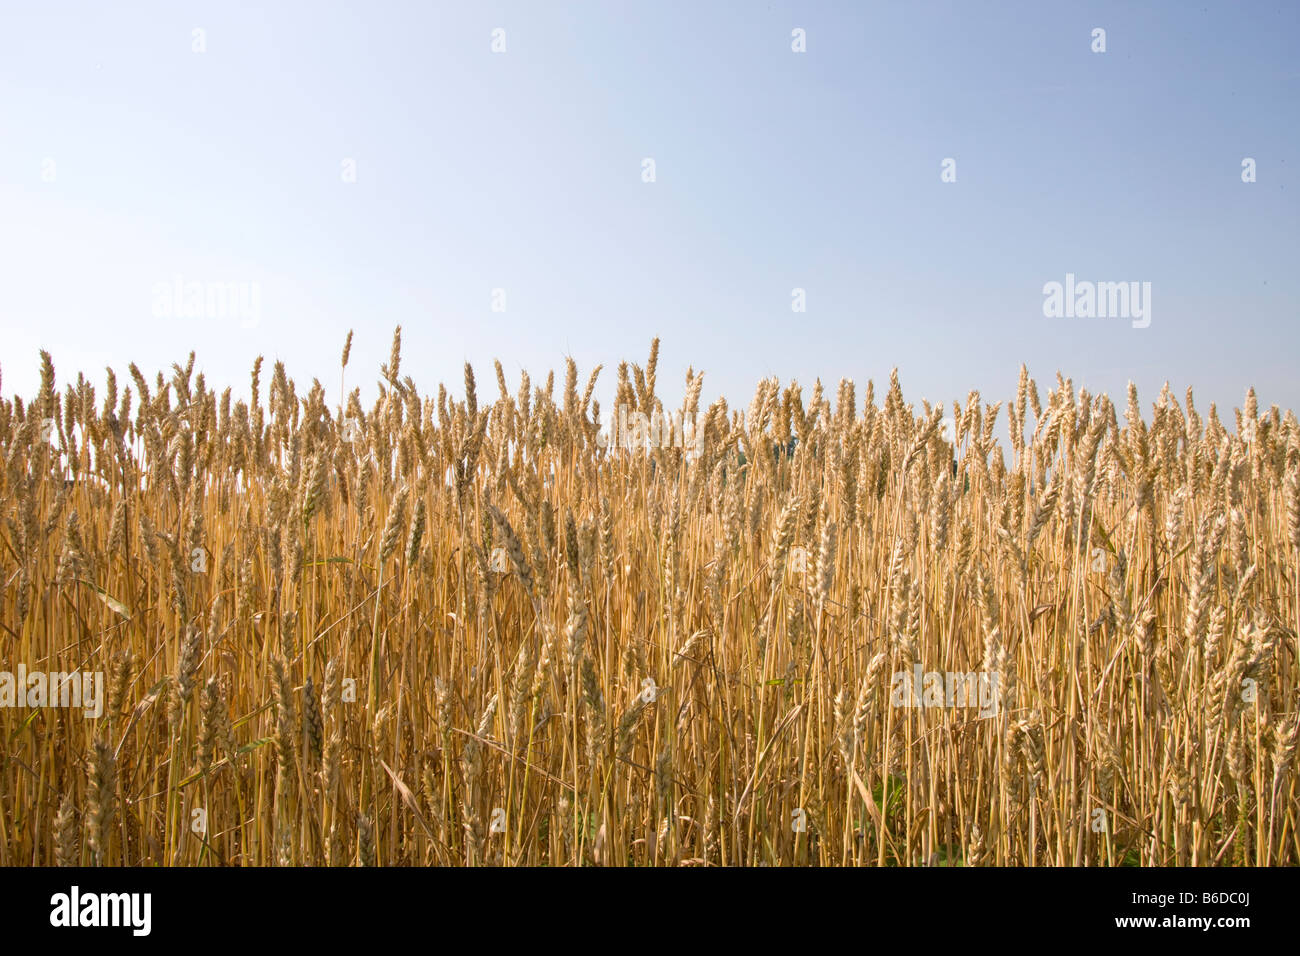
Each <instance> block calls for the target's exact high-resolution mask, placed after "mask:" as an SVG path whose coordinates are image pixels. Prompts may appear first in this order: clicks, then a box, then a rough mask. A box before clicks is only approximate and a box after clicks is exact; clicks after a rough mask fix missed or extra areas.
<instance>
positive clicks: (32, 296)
mask: <svg viewBox="0 0 1300 956" xmlns="http://www.w3.org/2000/svg"><path fill="white" fill-rule="evenodd" d="M1097 27H1101V28H1103V29H1104V30H1105V31H1106V52H1105V53H1094V52H1092V49H1091V46H1092V43H1093V40H1092V31H1093V29H1094V28H1097ZM1298 27H1300V5H1297V4H1294V3H1255V2H1248V3H1241V4H1228V3H1208V4H1187V3H1128V2H1126V3H1113V4H1112V3H1080V4H1064V3H1044V2H1025V3H1009V2H1008V3H975V2H964V3H931V2H923V0H914V2H898V3H809V2H802V3H775V2H774V3H720V2H708V0H701V2H695V3H687V2H680V3H679V2H667V0H665V2H657V3H653V4H643V5H632V4H624V3H617V4H616V3H595V2H587V3H559V2H542V0H533V2H526V3H492V2H448V3H435V2H409V3H408V2H403V3H396V2H379V0H377V2H368V3H364V4H361V3H351V4H343V3H323V2H311V3H307V2H276V3H260V4H254V3H244V2H231V0H224V2H221V3H183V2H182V3H177V2H170V3H127V4H115V5H112V9H110V8H109V5H105V4H99V3H88V2H81V3H60V2H42V3H40V4H20V3H17V2H15V0H0V372H2V374H3V381H2V382H0V388H2V389H3V391H4V393H6V394H10V395H11V394H13V393H14V392H16V391H17V392H21V393H23V394H30V393H31V392H32V390H33V389H34V387H35V384H36V380H37V376H36V371H37V350H38V349H40V348H47V349H49V350H50V351H51V353H52V354H53V355H54V358H55V363H56V367H57V369H58V371H59V375H60V378H61V380H62V381H66V380H67V378H68V377H69V376H72V377H75V373H76V371H86V372H87V373H88V374H92V377H93V378H94V379H95V380H96V381H102V378H103V367H104V365H106V364H111V365H113V366H114V367H115V368H117V369H118V370H119V372H124V371H125V368H126V365H127V363H128V362H130V361H136V362H137V363H139V364H140V366H141V367H142V368H143V369H144V370H145V371H146V372H147V373H148V374H149V375H150V376H151V377H152V373H153V372H154V371H156V370H158V369H160V368H161V369H168V368H170V364H171V363H172V362H173V361H178V360H180V361H183V359H184V356H185V355H186V354H187V353H188V352H189V351H190V350H191V349H194V350H196V351H197V352H198V366H199V367H200V368H201V369H203V370H204V371H205V372H206V374H207V377H208V380H209V382H210V383H215V384H219V385H225V384H233V385H235V386H236V387H237V388H238V389H239V390H241V391H242V390H243V389H244V388H246V384H247V375H248V370H249V368H250V367H251V365H252V361H253V359H254V358H255V357H256V356H257V355H258V354H263V355H265V356H266V357H267V360H268V361H273V360H275V359H277V358H279V359H283V360H284V361H285V362H286V365H287V367H288V370H289V373H290V374H291V375H292V376H294V377H295V378H297V379H299V381H300V383H302V384H303V385H306V384H308V383H310V380H311V379H312V378H313V377H319V378H320V379H321V381H322V382H323V383H325V385H326V386H327V387H328V388H329V389H330V395H331V398H336V392H337V388H338V384H337V383H338V360H339V352H340V349H341V346H342V342H343V339H344V337H345V335H346V332H347V330H348V329H349V328H355V329H356V339H355V344H354V346H353V353H352V364H351V365H350V367H349V387H351V385H352V384H360V385H363V386H367V391H368V393H371V394H372V393H373V390H372V389H371V388H369V386H370V385H372V383H373V382H374V380H375V378H376V377H377V374H378V372H377V370H378V367H379V364H380V363H381V362H383V361H385V360H386V358H387V354H388V348H389V343H390V340H391V334H392V328H393V326H394V325H395V324H397V323H399V322H400V323H401V324H402V326H403V341H404V346H405V347H404V350H403V371H404V372H405V373H408V374H410V375H412V376H413V377H414V378H415V380H416V381H417V383H419V384H420V385H421V386H422V388H424V389H426V390H436V386H437V383H438V382H439V381H446V382H447V383H448V384H449V385H450V386H451V387H452V388H453V390H455V391H459V387H460V386H459V383H460V378H461V372H460V368H461V365H462V363H463V362H464V361H465V360H466V359H469V360H470V361H472V362H474V364H475V366H476V368H477V369H478V372H479V380H480V383H482V384H483V386H484V387H485V388H487V389H488V390H489V394H490V393H491V392H494V391H495V388H494V386H492V385H491V381H492V374H491V361H492V359H493V358H500V359H501V360H502V363H503V365H504V366H505V368H506V371H507V374H508V376H509V377H510V381H511V387H512V389H513V388H514V387H515V385H516V382H517V376H518V372H519V370H520V369H521V368H527V369H528V370H529V371H530V373H531V374H532V375H533V378H534V379H535V380H539V379H541V378H543V377H544V375H545V372H546V370H547V369H550V368H557V369H560V368H562V362H563V359H564V356H565V355H572V356H573V357H574V358H575V360H576V361H577V362H578V364H579V366H580V368H581V369H582V370H583V374H584V375H585V372H586V370H587V369H589V368H590V367H591V366H593V365H594V364H596V363H598V362H599V363H604V364H605V367H606V372H605V373H604V375H603V376H602V385H603V386H604V387H602V388H601V389H599V390H598V392H599V394H600V395H601V396H602V397H603V401H602V404H603V405H604V407H605V408H606V409H608V405H609V401H608V396H609V394H610V390H611V389H612V385H613V382H614V370H615V368H616V366H617V363H618V361H619V360H620V359H629V360H632V361H640V362H643V361H644V358H645V354H646V351H647V347H648V343H649V340H650V338H651V337H652V336H654V335H659V336H660V337H661V338H662V340H663V345H662V353H661V356H662V357H661V363H660V374H659V381H660V392H661V394H663V395H664V396H665V398H666V399H672V400H674V401H676V400H679V399H680V395H681V393H682V378H683V376H684V373H685V370H686V368H687V366H688V365H694V366H695V367H696V368H697V369H704V370H705V371H706V373H707V374H706V378H705V390H704V398H705V400H706V401H708V400H711V399H712V398H713V397H716V396H717V395H718V394H725V395H726V396H727V397H728V399H729V400H730V401H731V403H732V405H733V406H736V405H740V406H742V407H743V406H744V405H745V404H747V403H748V400H749V398H750V396H751V394H752V391H753V387H754V385H755V383H756V382H757V380H758V379H759V378H761V377H763V376H769V375H778V376H780V377H781V379H782V380H783V381H788V380H789V379H790V378H797V379H799V381H800V382H802V383H803V384H805V385H806V386H809V387H810V386H811V385H812V383H813V380H814V379H815V378H817V377H818V376H820V377H821V378H822V380H823V382H824V383H825V384H826V385H827V387H828V388H829V389H832V390H833V387H834V383H835V382H837V381H838V380H839V379H840V378H841V377H843V376H847V377H851V378H853V379H855V380H856V381H857V382H858V383H859V388H860V389H861V388H862V387H865V383H866V381H867V379H869V378H874V379H875V380H876V383H877V387H878V394H879V389H880V386H881V385H882V384H883V382H884V381H885V380H887V378H888V375H889V370H890V368H891V367H893V366H898V367H899V369H900V375H901V378H902V382H903V386H904V392H905V395H906V396H907V398H908V399H909V400H915V401H919V399H920V398H921V397H922V396H924V397H928V398H930V399H931V400H933V399H936V398H943V399H947V400H951V399H953V398H957V399H964V398H965V395H966V392H967V391H968V390H969V389H971V388H979V389H980V390H981V391H982V392H983V394H984V396H985V399H986V400H987V401H994V400H998V399H1006V398H1008V397H1009V396H1010V395H1011V394H1012V393H1013V391H1014V388H1015V384H1016V375H1017V370H1018V368H1019V365H1020V363H1021V362H1022V361H1024V362H1027V363H1028V364H1029V368H1030V372H1031V374H1033V375H1034V376H1035V377H1036V378H1037V379H1038V380H1039V382H1040V383H1041V384H1042V385H1043V386H1046V385H1047V384H1048V383H1049V382H1051V381H1052V380H1053V379H1054V377H1055V373H1056V371H1057V370H1058V369H1060V370H1061V371H1062V372H1063V373H1064V374H1065V375H1067V376H1071V377H1073V379H1074V382H1075V385H1076V387H1077V386H1079V385H1086V386H1087V387H1088V388H1090V389H1091V390H1093V391H1097V390H1101V389H1105V390H1109V391H1111V392H1112V393H1121V394H1122V390H1123V388H1124V386H1125V384H1126V383H1127V382H1128V380H1130V379H1132V380H1134V381H1136V382H1137V384H1138V386H1139V389H1140V390H1141V394H1142V398H1143V404H1144V407H1146V406H1148V404H1149V402H1150V401H1151V400H1154V398H1155V397H1156V392H1157V390H1158V389H1159V387H1160V385H1161V384H1162V383H1163V382H1164V381H1165V380H1169V381H1170V383H1171V384H1172V386H1173V387H1174V389H1175V390H1176V393H1177V394H1178V395H1179V396H1180V397H1181V396H1182V393H1183V391H1184V389H1185V388H1186V387H1187V386H1188V385H1189V384H1190V385H1193V386H1195V388H1196V392H1197V396H1198V404H1200V406H1201V407H1202V410H1204V409H1205V407H1206V406H1207V405H1208V402H1210V401H1217V402H1218V403H1219V404H1220V407H1221V410H1222V411H1223V412H1225V413H1229V410H1230V409H1231V408H1232V407H1233V406H1237V405H1240V404H1241V401H1242V397H1243V394H1244V391H1245V389H1246V387H1247V386H1249V385H1254V386H1255V387H1256V388H1257V390H1258V391H1259V395H1260V401H1261V404H1262V405H1263V406H1264V407H1267V406H1268V405H1269V404H1271V403H1274V402H1276V403H1277V404H1279V405H1281V406H1283V407H1284V408H1286V407H1291V408H1296V407H1300V379H1298V378H1297V376H1296V374H1295V367H1296V359H1297V356H1298V355H1300V348H1298V346H1300V290H1298V289H1297V275H1300V268H1297V267H1298V266H1300V182H1298V181H1297V176H1296V172H1297V166H1298V165H1300V155H1298V153H1297V149H1296V146H1297V139H1298V138H1300V124H1297V118H1298V117H1297V114H1298V112H1300V110H1298V109H1297V104H1298V103H1300V64H1298V63H1297V59H1296V56H1295V52H1294V51H1295V49H1296V45H1297V40H1300V29H1298ZM196 28H198V29H201V30H203V31H204V33H203V37H204V40H205V43H206V52H202V53H196V52H194V50H193V45H194V34H193V31H194V30H195V29H196ZM497 28H501V29H503V30H504V31H505V44H506V51H505V52H504V53H493V52H492V49H491V44H492V31H493V30H494V29H497ZM795 28H801V29H803V30H805V31H806V37H807V41H806V42H807V51H806V52H805V53H795V52H793V51H792V50H791V31H792V30H793V29H795ZM647 157H649V158H653V159H654V161H655V172H656V180H655V182H653V183H646V182H643V181H642V160H643V159H644V158H647ZM949 157H951V158H953V159H955V160H956V169H957V181H956V182H952V183H944V182H941V179H940V172H941V163H942V162H943V160H944V159H945V158H949ZM1245 157H1251V158H1253V159H1254V160H1255V161H1256V169H1257V181H1256V182H1254V183H1243V182H1242V179H1241V163H1242V160H1243V158H1245ZM345 159H352V160H355V163H356V181H355V182H344V181H343V176H342V175H341V168H342V163H343V161H344V160H345ZM50 160H52V161H53V166H52V167H51V166H50V165H49V162H48V161H50ZM50 172H52V173H53V175H52V176H50V175H49V174H50ZM47 180H48V181H47ZM1067 273H1073V274H1075V275H1076V276H1077V277H1078V278H1079V279H1081V280H1094V281H1143V282H1150V283H1151V288H1152V301H1151V320H1152V321H1151V324H1150V326H1149V327H1147V328H1143V329H1137V328H1133V327H1132V325H1131V323H1130V322H1129V321H1127V320H1125V319H1114V318H1104V319H1103V318H1073V319H1049V318H1046V317H1045V316H1044V315H1043V299H1044V296H1043V291H1042V290H1043V286H1044V284H1045V283H1047V282H1051V281H1064V279H1065V276H1066V274H1067ZM178 275H179V276H181V277H182V278H183V281H185V282H196V281H197V282H201V283H226V282H236V283H250V284H251V283H256V284H257V287H258V289H259V291H260V315H259V320H258V322H257V324H256V326H255V327H251V328H248V327H245V325H246V324H247V323H241V322H240V321H239V320H238V319H234V318H229V317H227V318H218V317H197V318H184V317H175V316H171V317H167V316H160V315H156V314H155V309H154V306H155V287H156V286H157V285H158V283H160V282H162V283H171V282H172V281H173V280H174V277H175V276H178ZM796 287H797V288H803V289H805V290H806V301H807V311H806V312H803V313H795V312H792V310H791V290H792V289H794V288H796ZM494 288H500V289H504V290H505V293H506V300H505V301H506V311H505V312H494V311H492V308H491V305H492V290H493V289H494ZM1044 391H1045V389H1044ZM859 394H861V391H860V392H859ZM1229 414H1230V413H1229ZM605 417H606V418H608V412H607V411H606V413H605Z"/></svg>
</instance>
